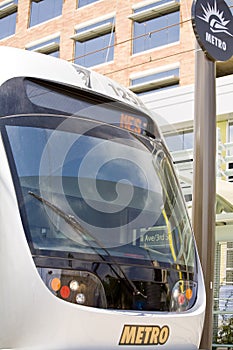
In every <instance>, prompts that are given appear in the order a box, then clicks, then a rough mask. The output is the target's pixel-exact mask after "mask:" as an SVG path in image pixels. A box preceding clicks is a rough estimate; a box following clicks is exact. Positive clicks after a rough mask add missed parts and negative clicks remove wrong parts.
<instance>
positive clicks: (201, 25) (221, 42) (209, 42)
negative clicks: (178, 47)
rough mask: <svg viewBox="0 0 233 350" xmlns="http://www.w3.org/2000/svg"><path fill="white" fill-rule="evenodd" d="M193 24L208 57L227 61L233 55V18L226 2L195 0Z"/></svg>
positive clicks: (221, 0) (220, 0)
mask: <svg viewBox="0 0 233 350" xmlns="http://www.w3.org/2000/svg"><path fill="white" fill-rule="evenodd" d="M192 24H193V30H194V33H195V35H196V38H197V41H198V43H199V45H200V46H201V48H202V50H203V51H204V52H205V53H206V54H207V56H208V57H209V58H210V59H212V60H214V61H215V60H216V61H227V60H228V59H229V58H231V56H232V55H233V16H232V14H231V10H230V9H229V7H228V5H227V4H226V3H225V1H224V0H218V1H217V0H194V1H193V5H192Z"/></svg>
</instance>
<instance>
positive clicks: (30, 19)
mask: <svg viewBox="0 0 233 350" xmlns="http://www.w3.org/2000/svg"><path fill="white" fill-rule="evenodd" d="M43 1H47V2H48V4H51V2H52V0H30V15H29V18H28V27H29V28H33V27H35V26H37V25H40V24H43V23H46V22H48V21H51V20H53V19H55V18H58V17H60V16H61V15H62V9H63V3H64V0H60V1H61V4H60V6H61V9H60V13H59V14H55V15H53V16H52V17H48V18H47V17H46V19H42V20H39V19H38V20H35V19H34V17H33V23H32V13H33V11H35V10H33V9H32V6H33V5H32V4H33V3H36V4H39V3H42V2H43ZM53 1H54V3H52V4H56V3H57V0H53ZM42 12H43V13H44V11H42ZM33 16H35V17H36V15H33ZM37 16H38V15H37ZM38 17H40V16H38ZM34 22H36V23H34Z"/></svg>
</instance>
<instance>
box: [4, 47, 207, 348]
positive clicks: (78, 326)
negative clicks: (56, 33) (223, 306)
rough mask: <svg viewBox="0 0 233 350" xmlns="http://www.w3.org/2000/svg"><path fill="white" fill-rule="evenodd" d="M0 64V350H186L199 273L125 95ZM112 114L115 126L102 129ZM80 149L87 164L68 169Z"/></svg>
mask: <svg viewBox="0 0 233 350" xmlns="http://www.w3.org/2000/svg"><path fill="white" fill-rule="evenodd" d="M0 62H1V73H0V99H1V101H0V105H1V106H2V107H0V108H1V112H0V115H1V117H2V118H1V119H0V127H1V138H0V160H1V166H0V196H1V200H0V232H1V233H0V276H1V288H0V315H1V319H0V349H41V350H42V349H43V350H50V349H51V350H52V349H53V350H54V349H59V350H71V349H76V350H78V349H80V350H85V349H96V350H97V349H99V350H104V349H106V350H111V349H112V350H116V349H120V350H121V349H129V348H130V349H138V348H139V349H143V348H144V347H145V348H153V349H156V348H158V349H164V350H168V349H171V350H175V349H177V350H182V349H184V350H194V349H197V348H198V347H199V343H200V337H201V332H202V327H203V320H204V311H205V291H204V284H203V277H202V272H201V268H200V264H199V260H198V257H197V254H196V248H195V243H194V242H193V238H192V233H191V230H190V226H189V221H188V218H187V213H186V211H185V206H184V204H183V199H182V196H181V195H180V189H179V187H178V184H177V181H176V179H175V176H174V174H173V170H172V165H171V161H170V159H169V154H168V153H167V151H166V149H165V147H164V145H163V142H162V141H161V139H160V136H159V132H158V130H157V127H156V125H154V122H152V120H151V119H150V116H149V115H148V111H147V110H146V109H145V108H144V107H143V105H142V104H141V102H140V101H139V99H138V98H137V97H136V96H134V95H133V94H132V93H131V92H129V91H128V90H126V89H125V88H123V87H120V86H119V85H118V84H116V83H114V82H112V81H111V80H109V79H107V78H105V77H102V76H100V75H99V74H96V73H95V72H92V71H89V70H86V69H83V68H81V67H77V66H76V67H75V66H74V65H72V64H70V63H68V62H65V61H62V60H59V59H55V58H51V57H47V56H44V55H40V54H34V53H29V52H25V51H21V50H17V49H12V48H4V47H0ZM12 82H13V83H12ZM25 84H26V85H25ZM41 86H42V90H41V91H42V93H41V94H40V96H39V97H38V94H37V95H36V93H37V92H38V89H39V88H38V87H41ZM24 87H25V91H27V94H28V95H27V96H26V95H25V96H26V97H25V101H26V98H27V99H30V103H29V102H28V101H26V102H23V101H24V97H22V96H24V95H22V94H21V93H22V90H23V89H24ZM53 88H54V89H55V90H54V91H55V92H53ZM63 88H64V91H65V94H66V99H67V100H64V101H68V102H67V105H65V107H64V108H63V107H62V105H64V103H63V100H62V102H61V107H60V106H59V103H60V102H59V101H61V100H59V98H58V97H59V96H62V93H63V91H62V90H63ZM47 89H51V91H52V93H51V96H52V98H53V97H54V99H55V100H54V102H52V107H51V112H49V111H48V110H49V107H48V104H49V103H50V99H51V96H50V97H49V98H48V99H46V103H44V102H43V101H44V100H43V98H44V97H43V96H42V97H41V95H43V91H44V93H45V94H46V92H47ZM12 91H13V92H12ZM35 92H36V93H35ZM76 92H77V99H79V98H80V101H82V103H85V97H86V96H88V101H89V103H90V106H89V105H88V106H86V108H84V109H85V110H84V111H83V110H81V111H77V112H76V111H75V108H76V105H75V103H76V102H75V99H76V97H75V96H76V95H75V94H76ZM33 94H34V95H33ZM56 94H58V95H56ZM35 95H36V99H35ZM13 96H16V98H15V99H14V97H13ZM17 96H19V97H17ZM67 96H68V97H67ZM42 100H43V101H42ZM92 100H95V103H94V104H93V105H91V103H92ZM98 101H100V103H101V105H100V107H98V108H100V109H99V110H96V108H97V107H96V105H97V104H98V103H97V102H98ZM56 104H57V105H58V107H57V110H62V111H61V112H59V113H55V111H56ZM28 106H29V107H30V108H29V107H28ZM27 108H29V109H27ZM33 108H35V110H34V109H33ZM66 108H68V110H67V112H66V111H65V109H66ZM93 109H94V112H93ZM124 109H126V112H124ZM8 110H9V112H7V111H8ZM112 110H113V112H112V113H113V114H114V113H115V114H116V119H117V118H118V114H119V113H120V114H119V115H120V118H121V120H120V121H119V123H118V122H117V121H112V122H108V113H109V115H110V113H111V111H112ZM5 111H6V112H5ZM40 111H41V112H40ZM102 111H104V112H103V114H102ZM106 111H107V112H106ZM118 111H120V112H119V113H118ZM122 111H123V112H122ZM99 112H100V113H99ZM5 113H6V114H5ZM104 113H105V114H104ZM115 114H114V115H115ZM122 115H123V118H125V119H124V121H123V122H122ZM70 116H71V117H70ZM92 116H93V117H92ZM141 116H142V117H141ZM50 120H51V122H50ZM54 120H55V121H56V123H55V125H53V123H54ZM37 123H38V125H37ZM50 124H51V125H50ZM80 125H81V126H80ZM79 128H80V129H79ZM45 129H46V132H45V131H44V130H45ZM77 130H79V132H78V136H74V135H76V131H77ZM108 133H109V135H111V138H110V137H108ZM27 135H29V139H30V140H29V139H27ZM46 135H47V136H46ZM80 135H81V136H80ZM103 135H104V136H103ZM43 138H46V142H44V141H43ZM138 139H140V142H139V141H138ZM82 140H84V143H83V144H82ZM99 140H100V141H101V142H99ZM29 141H30V142H29ZM48 145H49V146H48ZM82 145H84V146H82ZM90 145H92V148H91V146H90ZM93 145H94V146H93ZM116 146H117V147H116ZM42 147H44V149H43V150H42ZM80 147H81V148H80ZM82 147H83V148H82ZM85 147H86V148H85ZM150 147H151V149H150ZM64 149H65V150H64ZM80 149H81V151H80V153H82V152H83V153H85V152H86V153H85V156H83V158H82V159H81V161H80V159H79V160H78V162H80V163H79V168H78V169H75V168H74V167H73V164H74V157H75V155H76V154H77V153H78V154H79V150H80ZM83 149H84V150H83ZM103 150H105V151H106V150H107V152H105V153H106V154H105V155H104V156H101V157H100V158H99V160H98V161H97V160H96V159H97V158H98V157H99V154H101V152H103V153H104V151H103ZM155 150H156V151H155ZM63 152H64V154H62V153H63ZM118 152H119V153H118ZM39 156H40V159H39V160H38V159H37V158H38V157H39ZM50 157H51V159H52V162H51V164H50V163H49V160H48V159H50ZM80 157H81V156H79V158H80ZM152 158H153V159H154V160H152ZM119 159H120V160H119ZM112 161H113V168H111V167H110V165H109V164H111V162H112ZM61 162H63V163H62V165H61V164H60V163H61ZM37 163H38V164H37ZM70 163H72V165H70ZM126 165H128V168H127V167H126ZM92 166H93V168H94V167H98V169H97V170H96V172H95V171H93V173H92ZM59 167H61V168H62V170H57V169H58V168H59ZM121 167H122V169H121ZM130 167H131V169H132V170H128V169H129V168H130ZM160 167H161V169H162V170H161V172H160V170H159V168H160ZM47 168H50V169H49V170H48V169H47ZM73 168H74V170H73ZM38 169H39V172H38ZM59 169H60V168H59ZM112 169H113V170H112ZM118 169H121V171H119V174H116V173H118ZM153 171H154V173H155V174H157V175H156V176H155V177H156V178H155V180H153V176H152V172H153ZM37 172H38V173H37ZM166 172H169V174H168V175H166ZM71 173H72V174H71ZM128 173H129V178H126V176H127V174H128ZM54 174H55V175H54ZM75 174H76V175H77V178H76V180H77V182H78V185H79V187H80V188H79V190H78V191H76V189H75V188H73V187H75V186H76V185H77V183H76V182H75V179H74V177H75ZM96 174H97V175H96ZM135 174H139V175H140V176H141V178H140V179H138V178H137V176H136V175H135ZM164 174H165V175H164ZM78 176H79V177H78ZM121 176H123V180H122V179H120V177H121ZM140 176H139V177H140ZM164 176H165V178H166V181H165V180H163V179H164ZM167 178H168V179H167ZM170 178H171V179H172V180H170ZM79 179H81V180H79ZM93 179H94V180H96V179H97V181H96V183H97V184H95V187H93V186H92V185H93ZM50 182H51V184H50ZM160 182H162V185H161V184H160ZM145 184H146V185H145ZM113 185H114V188H116V193H114V195H113V196H111V190H112V188H113ZM85 186H86V187H85ZM156 186H158V189H156V188H157V187H156ZM167 186H169V188H167V189H166V187H167ZM55 187H56V188H55ZM96 187H98V191H99V192H98V191H97V192H98V193H97V194H93V191H94V190H96ZM48 188H49V189H50V190H48ZM106 188H107V190H106ZM88 189H91V190H90V191H89V192H88ZM49 191H50V192H49ZM62 191H64V192H65V194H64V193H61V192H62ZM85 191H86V192H85ZM132 191H136V195H135V197H133V193H132ZM170 191H173V193H172V194H170ZM84 192H85V193H84ZM109 193H110V194H109ZM124 193H126V194H125V196H123V199H118V196H122V195H123V194H124ZM148 193H149V194H148ZM174 193H175V194H174ZM100 194H103V197H104V199H103V203H102V202H101V200H100V199H99V197H98V196H99V195H100ZM92 195H93V196H94V197H92ZM144 195H145V198H144ZM64 196H65V197H64ZM63 197H64V198H66V203H65V204H64V205H63V202H64V200H63ZM74 197H75V200H74ZM81 197H82V198H81ZM149 197H150V198H149ZM176 197H178V199H176ZM128 198H133V199H132V201H131V204H128V202H129V201H130V199H129V200H128ZM148 198H149V199H148ZM174 198H175V199H174ZM147 200H148V201H149V203H147ZM153 200H155V202H156V205H154V204H152V202H153ZM84 202H85V203H84ZM100 202H101V205H100ZM106 202H107V203H108V202H109V204H108V205H106ZM142 202H143V204H142ZM157 202H158V203H157ZM77 203H78V204H77ZM86 203H87V204H86ZM84 205H85V208H84ZM153 205H154V209H153V208H152V209H151V206H152V207H153ZM77 207H78V208H79V209H77ZM126 207H127V211H125V208H126ZM157 207H158V208H157ZM83 208H84V209H83ZM90 208H91V209H90ZM69 209H70V211H69ZM88 210H90V211H91V214H90V213H89V214H88V215H87V214H86V213H87V211H88ZM179 210H180V211H182V214H181V215H180V214H178V211H179ZM97 212H98V213H97ZM119 212H120V214H119ZM155 212H156V215H155V216H156V219H155V218H154V214H153V215H152V213H155ZM79 213H81V214H80V216H79ZM141 213H142V216H140V215H141ZM76 215H77V217H76ZM143 215H144V216H143ZM109 217H111V218H112V219H111V220H112V221H109V222H110V223H108V218H109ZM174 217H175V219H174ZM105 218H106V219H105ZM118 220H119V222H118V224H117V221H118ZM124 220H126V221H124ZM156 220H157V221H159V224H156V222H157V221H156ZM58 221H59V224H58V223H57V222H58ZM181 221H182V223H181ZM50 222H52V223H50ZM147 222H148V224H147ZM128 227H129V228H128ZM177 227H178V228H177ZM64 232H65V233H64ZM75 235H77V239H76V238H75V237H76V236H75ZM124 235H127V237H126V236H124ZM106 236H108V238H107V239H106ZM119 237H120V238H119ZM118 238H119V240H118ZM66 240H67V242H66ZM54 242H55V243H54ZM61 242H62V243H61ZM72 242H75V243H72ZM85 252H86V253H85ZM80 261H81V262H80ZM50 277H51V280H50V279H49V278H50ZM156 293H157V294H156ZM71 295H72V298H71ZM88 298H89V299H88ZM97 299H98V300H97ZM88 300H89V301H88Z"/></svg>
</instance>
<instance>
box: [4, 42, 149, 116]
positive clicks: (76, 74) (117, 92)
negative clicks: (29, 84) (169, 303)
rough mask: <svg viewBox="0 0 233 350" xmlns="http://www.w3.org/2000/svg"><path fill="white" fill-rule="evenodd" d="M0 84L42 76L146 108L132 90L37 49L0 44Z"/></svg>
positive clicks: (48, 79) (41, 77)
mask: <svg viewBox="0 0 233 350" xmlns="http://www.w3.org/2000/svg"><path fill="white" fill-rule="evenodd" d="M0 64H1V74H0V84H3V83H4V82H5V81H7V80H9V79H11V78H15V77H29V78H37V79H44V80H47V81H51V82H56V83H62V84H64V85H68V86H72V87H76V88H81V89H84V90H89V91H92V92H96V93H99V94H102V95H105V96H109V97H112V98H113V99H115V100H119V101H122V102H124V103H126V104H128V105H131V106H134V107H137V108H141V109H143V110H144V111H145V110H146V107H145V105H144V104H143V103H142V101H141V100H140V99H139V98H138V97H137V95H135V94H134V93H133V92H131V91H130V90H128V89H127V88H125V87H123V86H121V85H120V84H118V83H117V82H115V81H113V80H112V79H109V78H108V77H106V76H103V75H101V74H99V73H97V72H95V71H93V70H90V69H87V68H84V67H81V66H79V65H76V64H72V63H70V62H67V61H65V60H62V59H57V58H55V57H51V56H48V55H44V54H41V53H36V52H31V51H26V50H22V49H17V48H12V47H5V46H0Z"/></svg>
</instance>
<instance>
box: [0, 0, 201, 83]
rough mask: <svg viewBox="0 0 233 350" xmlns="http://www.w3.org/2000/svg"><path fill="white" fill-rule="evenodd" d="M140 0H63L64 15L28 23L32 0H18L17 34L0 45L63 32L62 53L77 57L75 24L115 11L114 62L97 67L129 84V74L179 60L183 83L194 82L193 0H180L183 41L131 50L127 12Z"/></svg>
mask: <svg viewBox="0 0 233 350" xmlns="http://www.w3.org/2000/svg"><path fill="white" fill-rule="evenodd" d="M1 2H3V1H1V0H0V4H1ZM139 2H141V0H128V1H125V0H115V1H110V0H101V1H98V2H96V3H93V4H92V5H89V6H85V7H82V8H80V9H78V10H77V8H76V4H77V0H63V11H62V16H59V17H57V18H55V19H52V20H50V21H47V22H44V23H41V24H39V25H36V26H34V27H31V28H30V27H29V25H28V23H29V18H30V0H18V16H17V25H16V33H15V35H13V36H11V37H8V38H5V39H2V40H1V41H0V45H9V46H14V47H18V48H25V46H26V45H27V44H28V43H31V42H33V41H36V40H38V39H41V38H43V37H47V36H49V35H52V34H55V33H57V32H60V57H61V58H63V59H65V60H70V61H72V60H73V59H74V41H73V40H72V39H70V37H71V36H72V35H73V34H74V31H75V26H76V25H78V24H80V23H82V22H86V21H88V20H91V19H94V18H97V17H99V16H103V15H105V14H109V13H112V12H116V30H115V38H116V39H115V45H116V46H115V50H114V62H109V63H106V64H102V65H99V66H96V67H95V70H96V71H98V72H100V73H102V74H105V75H107V76H109V77H111V78H113V79H115V80H117V81H118V82H120V83H121V84H123V85H126V86H128V84H129V77H130V74H135V73H137V72H141V71H143V70H148V69H153V68H159V67H162V66H164V65H168V64H172V63H179V64H180V84H181V85H186V84H191V83H193V82H194V35H193V30H192V26H191V4H192V0H181V8H180V10H181V22H182V24H181V32H180V33H181V34H180V42H179V43H178V44H173V45H170V46H167V47H164V48H157V49H155V50H150V51H145V52H142V53H141V54H136V55H133V56H132V54H131V48H132V40H131V38H132V21H131V20H130V19H128V17H127V16H128V15H129V14H131V12H132V5H133V4H136V3H139Z"/></svg>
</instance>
